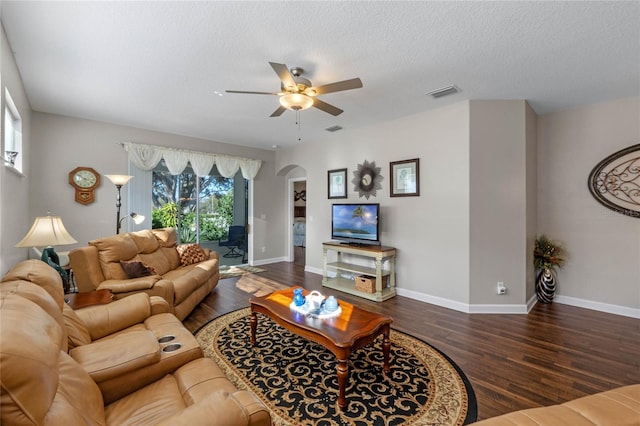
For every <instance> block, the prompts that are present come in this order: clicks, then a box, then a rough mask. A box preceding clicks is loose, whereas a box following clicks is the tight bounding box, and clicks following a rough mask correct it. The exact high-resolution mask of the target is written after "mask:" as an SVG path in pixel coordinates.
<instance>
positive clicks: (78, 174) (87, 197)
mask: <svg viewBox="0 0 640 426" xmlns="http://www.w3.org/2000/svg"><path fill="white" fill-rule="evenodd" d="M69 185H71V186H73V188H74V189H75V192H76V193H75V201H76V202H77V203H80V204H85V205H86V204H91V203H93V202H94V201H95V199H96V197H95V190H96V188H97V187H98V186H100V173H98V172H96V171H95V170H94V169H92V168H91V167H76V168H75V169H73V170H71V171H70V172H69Z"/></svg>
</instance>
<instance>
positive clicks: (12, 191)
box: [0, 26, 46, 275]
mask: <svg viewBox="0 0 640 426" xmlns="http://www.w3.org/2000/svg"><path fill="white" fill-rule="evenodd" d="M0 55H1V56H0V91H1V95H0V98H1V99H2V102H1V104H0V116H1V117H2V118H1V120H2V136H3V138H4V107H5V95H4V94H5V88H7V89H8V90H9V93H10V94H11V98H12V99H13V102H14V103H15V105H16V108H17V109H18V112H19V113H20V117H21V119H22V154H21V155H23V163H22V165H23V169H22V170H23V173H18V172H16V171H15V170H13V169H10V168H9V167H6V166H5V165H4V161H1V162H0V190H1V194H0V275H4V274H5V273H6V272H7V271H8V270H9V268H11V266H13V265H14V264H15V263H16V262H18V261H19V260H22V259H24V258H26V257H27V249H18V248H15V247H14V246H15V244H16V243H17V242H18V241H20V240H21V239H22V238H23V237H24V236H25V235H26V233H27V232H28V231H29V229H30V228H31V224H32V223H33V219H34V217H35V215H29V214H28V212H29V182H30V181H31V180H32V174H33V167H32V165H31V164H30V162H29V155H30V153H31V131H30V128H31V106H30V105H29V100H28V99H27V95H26V93H25V91H24V87H23V85H22V79H21V77H20V73H19V71H18V68H17V66H16V62H15V59H14V58H13V55H12V54H11V48H10V47H9V44H8V43H7V38H6V36H5V34H4V28H2V27H1V26H0ZM0 144H1V145H2V152H1V154H4V140H2V142H0ZM43 186H45V187H46V184H45V185H43ZM43 214H46V211H45V212H44V213H43Z"/></svg>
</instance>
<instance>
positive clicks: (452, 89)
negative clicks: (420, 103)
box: [427, 84, 460, 98]
mask: <svg viewBox="0 0 640 426" xmlns="http://www.w3.org/2000/svg"><path fill="white" fill-rule="evenodd" d="M459 91H460V89H458V88H457V87H456V86H454V85H453V84H452V85H451V86H447V87H442V88H440V89H436V90H433V91H431V92H427V95H431V96H433V97H434V98H441V97H443V96H447V95H453V94H454V93H458V92H459Z"/></svg>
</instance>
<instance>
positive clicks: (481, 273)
mask: <svg viewBox="0 0 640 426" xmlns="http://www.w3.org/2000/svg"><path fill="white" fill-rule="evenodd" d="M470 128H471V133H470V143H469V145H470V148H469V149H470V154H469V155H470V159H471V161H470V187H471V189H470V197H471V203H470V208H471V212H470V220H471V227H470V235H469V238H470V242H471V247H470V250H471V254H470V282H469V289H470V293H471V297H470V299H471V300H472V301H473V304H480V305H487V304H489V305H492V304H513V305H520V306H522V305H525V304H526V303H527V292H526V282H527V249H528V247H527V226H526V225H527V215H526V213H527V170H528V169H530V168H534V167H535V163H534V164H528V162H527V132H526V130H527V103H526V101H521V100H518V101H471V119H470ZM498 282H503V283H504V285H505V286H506V288H507V292H506V294H504V295H498V294H497V283H498Z"/></svg>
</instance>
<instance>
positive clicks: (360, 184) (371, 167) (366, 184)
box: [351, 160, 383, 200]
mask: <svg viewBox="0 0 640 426" xmlns="http://www.w3.org/2000/svg"><path fill="white" fill-rule="evenodd" d="M382 179H383V177H382V176H380V167H376V162H375V161H372V162H368V161H367V160H364V162H363V163H362V164H358V169H357V170H354V171H353V179H351V183H353V190H354V191H357V192H358V194H359V195H360V197H365V198H366V199H367V200H368V199H369V197H371V196H373V197H375V196H376V192H377V191H378V189H382V185H381V184H380V182H382Z"/></svg>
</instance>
